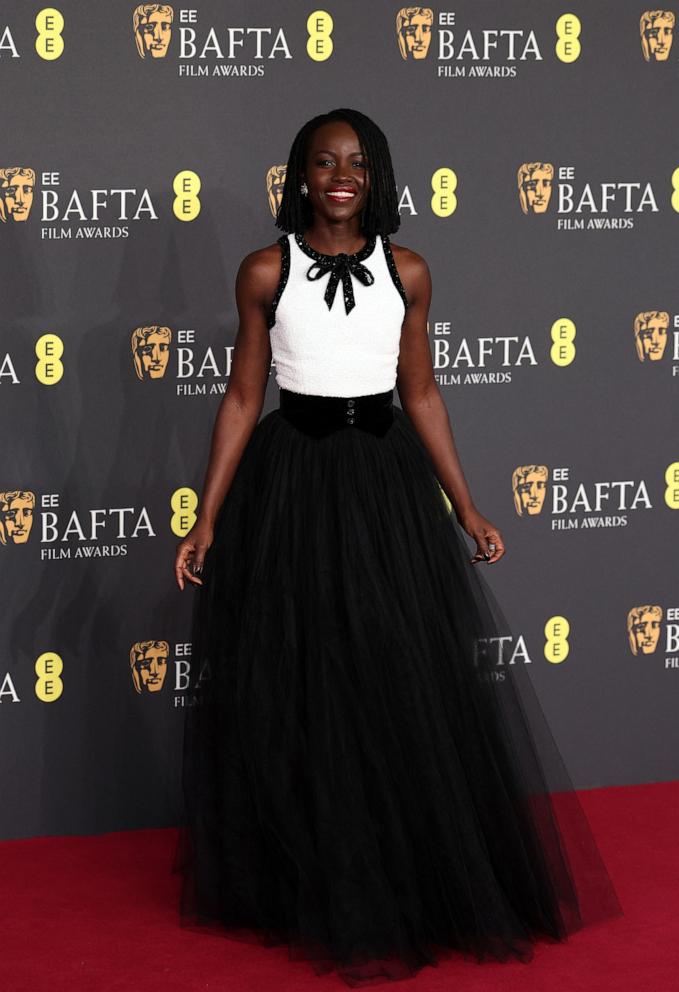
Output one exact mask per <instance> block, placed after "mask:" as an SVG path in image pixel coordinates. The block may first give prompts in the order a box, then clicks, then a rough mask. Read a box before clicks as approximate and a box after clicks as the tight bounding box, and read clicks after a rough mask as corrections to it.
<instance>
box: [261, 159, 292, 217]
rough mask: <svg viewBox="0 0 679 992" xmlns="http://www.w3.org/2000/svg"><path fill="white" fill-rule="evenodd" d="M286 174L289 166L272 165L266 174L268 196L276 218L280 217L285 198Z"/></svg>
mask: <svg viewBox="0 0 679 992" xmlns="http://www.w3.org/2000/svg"><path fill="white" fill-rule="evenodd" d="M286 172H287V165H272V166H271V168H270V169H269V171H268V172H267V174H266V196H267V200H268V201H269V208H270V210H271V213H272V214H273V216H274V217H276V216H277V215H278V211H279V209H280V205H281V200H282V198H283V187H284V186H285V175H286Z"/></svg>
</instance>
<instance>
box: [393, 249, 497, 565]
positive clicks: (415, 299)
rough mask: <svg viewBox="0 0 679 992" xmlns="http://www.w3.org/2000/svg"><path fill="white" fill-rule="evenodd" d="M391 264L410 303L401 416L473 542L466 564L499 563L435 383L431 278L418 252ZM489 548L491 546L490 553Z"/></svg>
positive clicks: (401, 362)
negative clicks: (405, 417) (429, 327)
mask: <svg viewBox="0 0 679 992" xmlns="http://www.w3.org/2000/svg"><path fill="white" fill-rule="evenodd" d="M392 251H393V254H394V261H395V262H396V264H397V269H398V272H399V277H400V279H401V283H402V285H403V288H404V290H405V293H406V296H407V298H408V308H407V309H406V315H405V319H404V321H403V328H402V330H401V347H400V351H399V357H398V367H397V375H396V388H397V389H398V395H399V399H400V401H401V406H402V408H403V410H404V411H405V412H406V413H407V415H408V417H409V418H410V420H411V421H412V423H413V425H414V427H415V429H416V430H417V433H418V434H419V436H420V437H421V438H422V441H423V443H424V445H425V447H426V448H427V451H428V452H429V455H430V457H431V459H432V462H433V465H434V469H435V471H436V475H437V478H438V480H439V482H440V484H441V488H442V489H443V491H444V492H445V494H446V496H447V497H448V499H449V500H450V502H451V504H452V506H453V509H454V511H455V516H456V517H457V520H458V521H459V523H460V526H461V527H462V528H463V529H464V530H465V531H466V532H467V534H469V536H470V537H471V538H473V540H475V541H476V545H477V552H476V554H475V555H474V557H473V558H471V559H470V561H471V562H472V563H473V564H477V563H478V562H479V561H488V564H492V563H493V562H496V561H499V559H500V558H501V557H502V556H503V555H504V554H505V550H506V549H505V545H504V541H503V539H502V535H501V534H500V531H499V530H498V529H497V527H494V526H493V524H491V523H490V521H489V520H486V518H485V517H483V516H482V515H481V513H479V511H478V510H477V508H476V506H475V505H474V501H473V499H472V496H471V493H470V491H469V486H468V485H467V480H466V479H465V476H464V472H463V471H462V465H461V464H460V458H459V456H458V453H457V448H456V446H455V439H454V437H453V431H452V427H451V424H450V417H449V415H448V410H447V409H446V405H445V403H444V402H443V398H442V396H441V393H440V391H439V387H438V383H437V382H436V379H435V378H434V369H433V365H432V357H431V350H430V347H429V335H428V332H427V319H428V315H429V305H430V303H431V274H430V272H429V266H428V265H427V263H426V261H425V260H424V258H422V256H421V255H418V254H417V252H413V251H410V250H408V249H407V248H402V247H399V246H396V245H392ZM489 544H492V545H494V549H493V548H489Z"/></svg>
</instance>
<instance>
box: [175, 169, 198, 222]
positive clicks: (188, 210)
mask: <svg viewBox="0 0 679 992" xmlns="http://www.w3.org/2000/svg"><path fill="white" fill-rule="evenodd" d="M200 186H201V182H200V177H199V176H198V174H197V173H196V172H191V170H190V169H184V171H183V172H178V173H177V175H176V176H175V177H174V181H173V183H172V189H173V191H174V194H175V198H174V202H173V204H172V210H173V212H174V215H175V217H176V218H177V220H195V219H196V217H197V216H198V214H199V213H200V200H199V199H198V194H199V193H200Z"/></svg>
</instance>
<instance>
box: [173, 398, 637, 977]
mask: <svg viewBox="0 0 679 992" xmlns="http://www.w3.org/2000/svg"><path fill="white" fill-rule="evenodd" d="M283 398H285V399H286V404H285V405H284V404H283ZM361 400H362V398H360V397H359V398H357V400H356V402H355V404H354V402H352V403H351V404H349V405H348V406H347V403H348V401H347V400H344V399H341V400H338V399H337V398H330V399H329V398H325V397H321V398H319V397H308V398H307V397H302V398H301V399H300V398H299V396H298V394H294V393H293V394H289V393H287V392H286V391H283V390H281V406H280V407H279V408H277V409H274V410H272V411H271V412H270V413H268V414H267V415H266V416H264V417H263V418H262V419H261V420H260V421H259V423H258V424H257V426H256V428H255V430H254V432H253V434H252V435H251V437H250V440H249V442H248V444H247V447H246V449H245V451H244V454H243V456H242V458H241V461H240V463H239V466H238V470H237V472H236V475H235V477H234V479H233V482H232V485H231V487H230V489H229V492H228V494H227V497H226V499H225V501H224V504H223V506H222V508H221V511H220V514H219V516H218V520H217V523H216V528H215V540H214V544H213V546H212V548H211V549H210V551H209V552H208V554H207V557H206V562H205V570H204V585H203V587H202V588H200V589H198V590H197V591H196V601H195V611H194V621H193V657H192V664H191V677H190V678H191V685H190V690H189V691H190V697H191V699H190V701H191V705H189V706H188V707H187V709H186V717H185V719H186V723H185V731H184V745H183V768H182V782H183V799H184V803H185V808H184V813H183V816H184V819H183V821H182V823H181V825H180V831H179V844H178V848H177V855H176V860H175V864H174V867H175V870H180V871H181V872H182V891H181V905H180V921H181V924H182V925H183V926H186V927H190V928H196V927H197V928H200V929H208V930H210V931H212V932H217V933H221V934H223V935H225V936H227V937H231V938H232V939H240V940H248V941H253V942H258V943H262V944H266V945H273V944H281V943H284V944H287V945H288V947H289V954H290V957H291V958H304V959H307V960H308V961H310V962H311V963H312V965H313V967H314V968H315V970H316V972H317V973H319V974H320V973H322V972H327V971H330V970H337V972H338V974H339V976H340V977H341V978H342V979H343V980H344V981H345V982H346V983H347V984H349V985H361V984H372V983H374V982H375V981H386V980H389V979H401V978H406V977H409V976H411V975H413V974H414V973H415V972H416V971H418V970H419V969H420V968H421V967H422V966H423V965H427V964H436V963H437V961H439V960H440V959H442V958H447V957H450V956H452V955H454V954H461V955H463V956H465V957H467V958H472V959H476V960H477V961H484V960H490V959H493V960H506V959H509V958H518V959H520V960H523V961H528V960H530V958H531V957H532V954H533V945H534V943H535V941H536V940H537V939H545V940H548V941H561V940H564V939H566V938H567V936H568V935H569V934H571V933H573V932H574V931H576V930H578V929H580V928H581V927H583V926H585V925H589V924H591V923H595V922H600V921H602V920H604V919H606V918H612V917H615V916H617V915H620V913H621V908H620V904H619V902H618V899H617V896H616V893H615V890H614V888H613V885H612V883H611V880H610V878H609V876H608V873H607V870H606V867H605V865H604V863H603V861H602V859H601V856H600V854H599V852H598V849H597V846H596V842H595V840H594V838H593V836H592V834H591V831H590V827H589V825H588V822H587V820H586V818H585V815H584V812H583V810H582V808H581V806H580V804H579V801H578V799H577V796H576V794H575V792H574V790H573V786H572V784H571V782H570V779H569V775H568V773H567V771H566V769H565V767H564V764H563V761H562V759H561V757H560V754H559V751H558V749H557V747H556V744H555V743H554V740H553V737H552V735H551V733H550V731H549V728H548V726H547V725H546V723H545V719H544V716H543V713H542V710H541V707H540V705H539V703H538V700H537V696H536V693H535V690H534V688H533V687H532V684H531V681H530V677H529V675H528V668H527V666H526V665H525V664H520V663H517V664H511V663H510V660H511V659H510V655H511V644H512V641H511V630H510V629H509V626H508V624H507V621H506V619H505V617H504V616H503V614H502V611H501V609H500V607H499V606H498V604H497V601H496V600H495V598H494V596H493V594H492V592H491V590H490V588H489V586H488V584H487V581H486V580H485V579H484V577H483V576H482V574H481V573H480V571H479V569H481V568H483V567H484V566H483V565H472V564H470V561H469V559H470V558H471V556H472V554H473V552H474V550H475V549H474V548H470V547H469V546H468V545H467V543H466V541H465V538H464V536H463V532H462V530H461V529H460V527H459V524H458V523H457V521H456V518H455V516H454V514H451V513H450V506H449V504H448V503H447V501H446V499H445V497H444V495H443V492H442V490H441V488H440V485H439V483H438V480H437V477H436V475H435V473H434V469H433V466H432V463H431V459H430V457H429V455H428V453H427V451H426V448H425V447H424V445H423V443H422V441H421V439H420V437H419V435H418V434H417V432H416V430H415V428H414V426H413V424H412V422H411V421H410V419H409V418H408V416H407V414H406V413H405V412H404V411H402V410H401V409H400V408H399V407H397V406H395V405H393V403H392V394H391V393H389V394H388V395H387V394H382V395H381V398H380V397H373V398H372V400H366V401H365V403H364V408H363V409H362V408H361ZM352 407H353V411H352ZM352 412H355V415H354V416H351V414H352Z"/></svg>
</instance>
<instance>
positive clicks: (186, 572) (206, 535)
mask: <svg viewBox="0 0 679 992" xmlns="http://www.w3.org/2000/svg"><path fill="white" fill-rule="evenodd" d="M213 536H214V531H213V527H212V524H209V523H206V522H205V521H202V520H197V521H196V522H195V524H194V525H193V527H192V528H191V530H190V531H189V532H188V534H187V535H186V537H185V538H184V540H183V541H180V542H179V544H178V545H177V555H176V558H175V562H174V574H175V578H176V580H177V585H178V586H179V588H180V589H181V590H183V589H184V582H185V581H187V580H188V581H189V582H193V584H194V585H196V586H202V584H203V580H202V579H199V578H198V575H196V574H194V572H201V571H202V569H203V563H204V561H205V554H206V552H207V550H208V548H209V547H210V546H211V545H212V541H213ZM192 569H193V570H194V571H192Z"/></svg>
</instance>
